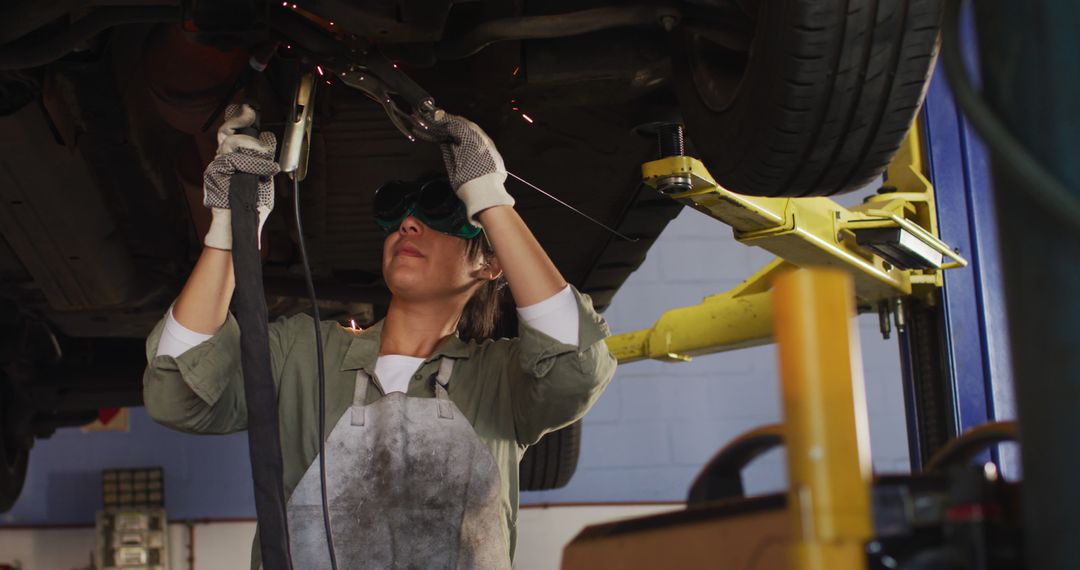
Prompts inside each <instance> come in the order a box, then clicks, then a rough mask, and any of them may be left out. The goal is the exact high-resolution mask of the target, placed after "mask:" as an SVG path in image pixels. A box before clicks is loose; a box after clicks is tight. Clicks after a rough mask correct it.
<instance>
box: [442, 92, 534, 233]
mask: <svg viewBox="0 0 1080 570" xmlns="http://www.w3.org/2000/svg"><path fill="white" fill-rule="evenodd" d="M432 127H433V130H435V131H436V132H439V131H441V133H440V134H447V135H449V136H450V137H452V138H453V139H454V140H456V141H457V142H456V143H445V144H442V145H441V148H442V155H443V162H444V163H445V164H446V174H447V177H448V178H449V179H450V185H451V186H453V187H454V192H456V193H457V196H458V198H460V199H461V201H462V202H464V203H465V209H466V210H467V211H468V213H469V221H471V222H472V223H473V224H476V225H477V226H479V225H480V222H478V221H477V219H476V214H478V213H480V212H482V211H484V210H486V209H488V208H490V207H492V206H503V205H506V206H513V205H514V198H513V197H512V196H510V194H509V193H507V191H506V186H505V183H506V166H504V165H503V159H502V156H500V155H499V151H498V150H496V149H495V143H493V142H491V138H490V137H488V136H487V134H486V133H485V132H484V131H483V130H482V129H480V127H478V126H477V125H476V123H474V122H472V121H470V120H468V119H466V118H464V117H459V116H457V115H451V114H450V113H447V112H445V111H442V110H441V109H440V110H438V111H435V121H434V122H433V125H432Z"/></svg>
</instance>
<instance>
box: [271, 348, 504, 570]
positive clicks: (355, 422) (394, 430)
mask: <svg viewBox="0 0 1080 570" xmlns="http://www.w3.org/2000/svg"><path fill="white" fill-rule="evenodd" d="M453 364H454V363H453V360H452V359H449V358H443V359H442V361H441V362H440V364H439V372H438V374H437V375H436V378H435V379H434V382H432V383H433V384H434V389H435V398H410V397H408V396H406V395H405V394H404V393H402V392H391V393H390V394H387V395H385V396H383V397H382V398H380V399H378V400H377V401H375V402H374V403H372V404H370V405H365V404H364V402H365V401H366V400H365V397H366V395H367V389H368V385H369V384H371V379H370V378H369V377H368V375H367V374H366V373H364V372H363V371H361V370H358V371H357V372H356V389H355V390H354V394H353V405H352V407H351V408H349V409H348V410H346V411H345V413H344V414H342V416H341V419H339V420H338V422H337V425H335V426H334V429H333V431H331V432H330V437H329V438H328V439H327V440H326V458H327V461H326V484H327V499H328V504H329V506H330V521H331V525H332V528H331V530H332V531H333V533H334V547H335V551H336V554H337V562H338V568H340V569H342V570H345V569H349V570H352V569H354V568H373V569H374V568H377V569H383V568H417V569H425V570H426V569H428V568H485V569H486V568H499V569H504V568H505V569H508V568H510V548H509V547H508V545H507V543H506V538H505V537H504V536H503V531H502V525H501V524H500V521H501V519H502V517H503V516H504V514H503V512H502V507H501V504H502V497H501V496H500V481H499V470H498V468H497V466H496V464H495V458H494V457H493V456H492V455H491V451H490V450H488V448H487V446H485V445H484V444H483V442H481V441H480V438H479V437H477V435H476V432H475V431H474V430H473V427H472V425H470V424H469V421H468V419H466V418H465V416H464V415H463V414H462V413H461V411H460V410H458V408H457V406H456V405H455V404H454V403H453V402H452V401H450V398H449V396H448V395H447V393H446V385H447V384H448V382H449V380H450V375H451V372H452V371H453ZM287 511H288V517H289V536H290V546H291V550H292V559H293V567H294V568H297V570H300V569H303V570H308V569H323V568H330V557H329V554H328V550H327V545H326V534H325V531H324V527H323V515H322V500H321V493H320V488H319V461H318V458H317V457H316V459H315V461H314V462H313V463H312V464H311V466H310V467H308V470H307V472H305V473H304V476H303V478H301V479H300V483H299V484H298V485H297V486H296V489H294V490H293V493H292V496H291V497H290V498H289V502H288V505H287Z"/></svg>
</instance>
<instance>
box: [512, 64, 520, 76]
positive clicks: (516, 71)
mask: <svg viewBox="0 0 1080 570" xmlns="http://www.w3.org/2000/svg"><path fill="white" fill-rule="evenodd" d="M519 71H521V66H520V65H519V66H517V67H515V68H514V73H513V76H514V77H517V74H518V72H519Z"/></svg>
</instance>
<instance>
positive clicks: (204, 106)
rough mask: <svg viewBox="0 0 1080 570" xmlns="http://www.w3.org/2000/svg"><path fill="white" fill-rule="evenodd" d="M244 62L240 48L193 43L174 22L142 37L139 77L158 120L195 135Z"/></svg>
mask: <svg viewBox="0 0 1080 570" xmlns="http://www.w3.org/2000/svg"><path fill="white" fill-rule="evenodd" d="M249 59H250V55H249V54H248V52H247V51H246V50H240V49H235V50H231V51H221V50H219V49H218V48H215V47H212V46H208V45H205V44H201V43H199V42H196V41H195V40H194V39H193V38H192V37H191V36H190V35H189V34H188V33H187V32H186V31H184V29H183V28H182V27H181V26H180V25H179V24H176V25H170V26H162V27H160V28H158V29H157V30H155V31H154V32H153V33H152V34H151V35H150V36H149V37H147V40H146V45H145V47H144V51H143V74H144V75H145V78H146V82H147V86H148V87H149V89H150V94H151V96H152V99H153V101H154V106H155V107H156V108H157V110H158V112H159V113H160V114H161V118H162V119H164V120H165V122H167V123H168V124H169V125H171V126H172V127H173V128H175V129H176V130H178V131H180V132H182V133H187V134H189V135H200V134H202V133H203V131H202V126H203V122H204V121H205V120H206V118H207V117H209V116H210V115H211V114H212V113H213V112H214V109H215V108H216V107H217V105H218V103H219V102H220V101H221V99H222V97H224V96H225V95H227V94H228V91H229V89H230V87H231V86H232V85H233V84H234V83H235V82H236V80H237V78H238V77H240V75H241V74H242V73H243V72H244V69H245V68H246V67H247V66H248V60H249ZM210 137H211V138H213V133H211V134H210Z"/></svg>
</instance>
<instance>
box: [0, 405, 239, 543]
mask: <svg viewBox="0 0 1080 570" xmlns="http://www.w3.org/2000/svg"><path fill="white" fill-rule="evenodd" d="M152 466H162V467H164V468H165V502H166V507H167V509H168V511H169V516H170V518H174V519H197V518H231V517H254V516H255V503H254V501H253V499H252V493H253V491H252V485H251V467H250V463H248V446H247V434H246V433H239V434H233V435H227V436H215V435H188V434H183V433H180V432H176V431H172V430H170V429H168V428H165V427H162V426H160V425H158V424H157V423H156V422H154V421H153V420H151V419H150V417H149V416H147V415H146V411H145V410H143V409H142V408H134V409H132V410H131V430H130V431H129V432H127V433H120V432H99V433H83V432H82V431H80V430H79V429H77V428H70V429H62V430H58V431H57V432H56V435H54V436H53V437H51V438H49V439H46V440H38V442H37V444H36V445H35V446H34V450H33V452H32V453H31V455H30V468H29V472H28V473H27V478H26V479H27V480H26V486H25V488H24V489H23V492H22V495H21V496H20V497H19V500H18V502H16V503H15V507H14V508H13V509H12V510H11V511H9V512H7V513H4V514H3V515H0V522H2V523H3V524H19V525H22V524H26V525H31V524H88V523H89V524H92V523H93V522H94V515H95V512H96V511H97V509H99V508H101V471H102V470H103V469H113V468H117V469H121V468H137V467H152Z"/></svg>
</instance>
